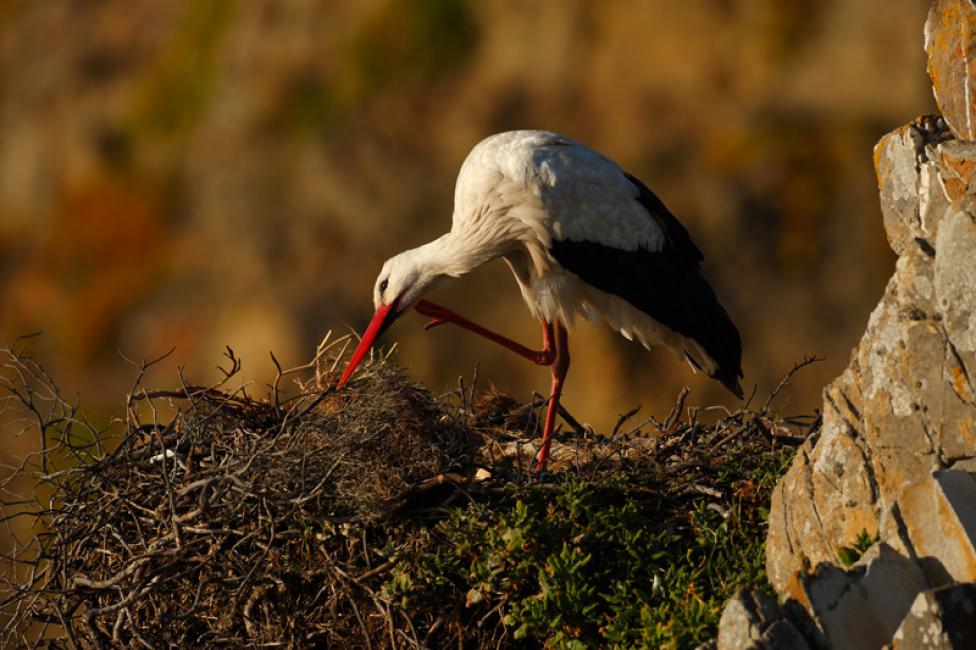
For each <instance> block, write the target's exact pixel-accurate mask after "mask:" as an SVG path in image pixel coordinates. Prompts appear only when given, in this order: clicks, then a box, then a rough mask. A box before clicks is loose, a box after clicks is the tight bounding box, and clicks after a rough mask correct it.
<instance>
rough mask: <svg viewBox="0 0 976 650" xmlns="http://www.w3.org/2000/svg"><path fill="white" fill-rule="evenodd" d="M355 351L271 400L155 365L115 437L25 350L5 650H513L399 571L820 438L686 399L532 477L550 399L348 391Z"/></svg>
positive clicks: (13, 366) (581, 445) (326, 356)
mask: <svg viewBox="0 0 976 650" xmlns="http://www.w3.org/2000/svg"><path fill="white" fill-rule="evenodd" d="M343 350H344V348H341V347H339V346H335V345H332V346H330V345H325V346H323V347H322V348H320V350H319V354H318V355H317V356H316V359H315V360H314V361H313V362H312V363H310V364H308V365H306V366H302V367H300V368H296V369H291V370H283V369H281V368H280V367H279V373H278V377H277V379H276V380H275V382H274V385H273V386H272V387H271V389H270V391H269V396H268V397H266V398H262V399H257V398H255V397H253V396H250V395H248V394H247V393H246V392H245V391H244V390H243V389H238V390H232V389H230V388H229V387H228V386H229V384H230V383H231V382H230V380H231V378H232V377H234V376H235V375H236V373H237V372H238V371H239V369H240V363H239V361H238V360H237V359H236V358H235V357H234V355H233V353H232V352H231V351H228V359H229V360H230V365H229V367H228V368H227V369H226V377H225V379H224V381H222V382H221V383H220V384H218V385H216V386H211V387H193V386H186V385H185V384H184V382H182V380H181V381H180V386H181V387H180V388H179V389H178V390H151V389H149V388H146V387H144V386H143V385H142V377H143V374H144V372H145V371H146V370H147V369H148V368H149V367H150V366H151V365H152V364H151V363H150V364H145V365H144V366H143V368H142V372H140V373H139V378H138V379H137V381H136V382H135V386H134V388H133V390H132V391H131V393H130V394H129V395H128V398H127V405H126V413H125V417H124V418H122V419H121V420H120V421H119V422H117V426H115V427H114V428H110V429H109V430H99V429H97V428H96V427H94V426H93V425H92V424H91V423H89V422H88V421H87V420H86V419H85V418H84V416H83V415H82V413H81V412H80V411H79V410H78V408H77V407H76V406H75V405H73V404H71V403H69V402H68V401H66V400H65V399H64V398H62V397H61V395H60V393H59V392H58V390H57V387H56V385H55V383H54V382H53V380H52V379H51V378H50V377H49V376H48V375H47V374H46V373H45V372H44V370H43V369H42V368H41V367H40V366H39V365H38V364H37V363H35V362H34V361H33V360H32V359H31V358H29V357H28V356H25V355H24V354H23V353H22V352H21V351H18V350H17V349H7V350H5V351H4V356H5V357H6V358H5V359H4V360H3V367H4V372H3V373H2V375H0V379H2V381H3V389H4V390H5V395H4V396H3V400H4V403H5V405H6V408H5V409H3V412H4V413H6V414H7V415H8V416H10V415H11V414H13V413H15V412H19V413H26V414H27V416H28V419H27V420H24V422H25V424H24V427H23V428H24V430H27V429H31V430H33V431H34V432H35V434H36V435H39V436H40V440H41V443H40V447H39V448H40V451H39V452H37V453H35V454H32V455H30V456H29V457H28V458H26V459H24V462H23V463H22V464H21V465H20V467H19V468H18V469H16V471H14V472H13V473H12V474H11V475H10V476H9V477H8V478H6V479H5V481H4V483H3V485H2V487H3V496H2V514H3V515H4V519H5V521H6V522H7V526H8V529H9V531H10V534H11V539H12V548H10V549H8V550H7V551H6V555H5V557H6V559H7V560H8V562H9V570H8V572H7V575H6V579H5V581H6V585H5V589H4V590H3V592H2V593H0V597H2V599H3V600H2V603H0V605H2V607H0V611H3V612H5V615H4V617H5V618H4V620H3V621H2V623H3V624H4V626H5V627H4V631H3V636H2V639H0V640H2V641H3V645H4V646H5V647H6V646H9V645H11V644H14V643H19V644H22V645H26V646H35V647H36V646H44V645H48V646H51V647H115V646H122V645H124V646H140V645H141V646H145V647H164V646H177V647H211V646H227V647H242V646H252V647H256V646H269V647H270V646H276V647H277V646H282V647H430V646H440V645H442V644H445V643H453V644H457V643H465V644H467V645H471V646H473V647H479V646H488V645H491V646H492V647H494V646H496V645H498V644H502V645H504V642H505V640H506V639H507V641H508V642H513V637H512V634H511V632H510V631H509V630H507V629H506V627H505V625H503V624H502V622H501V616H500V615H499V616H496V617H495V618H497V620H495V619H492V620H495V624H494V625H493V626H492V625H486V626H482V627H479V628H475V627H471V626H470V625H468V624H467V623H465V622H464V620H465V617H464V615H458V616H456V617H454V618H452V619H451V621H448V622H445V619H444V616H443V612H444V611H459V610H458V606H459V605H458V603H457V602H442V603H439V604H435V605H434V606H428V607H427V608H425V609H424V608H421V609H418V610H415V611H411V610H409V609H408V608H405V607H404V606H403V605H402V604H401V603H399V602H398V601H397V599H396V598H395V597H393V596H391V593H393V592H394V591H395V590H391V588H390V581H391V575H392V574H391V570H392V568H393V567H395V566H396V564H397V562H398V561H400V559H399V558H401V557H403V556H404V553H407V554H409V552H415V551H417V549H420V548H422V546H423V544H426V543H429V535H430V530H431V529H432V527H433V526H435V525H436V524H437V522H439V521H442V520H443V519H444V518H445V517H446V516H447V514H446V513H448V511H449V510H450V509H451V508H452V507H462V506H464V505H465V504H469V503H474V502H478V503H481V504H485V503H488V504H490V503H492V502H495V501H497V502H506V503H509V502H511V499H512V494H513V490H515V491H518V490H523V489H529V490H531V489H535V488H538V489H543V490H546V489H549V490H551V489H553V486H558V485H559V484H560V481H561V480H562V477H563V476H566V475H574V476H583V477H585V478H586V480H590V481H598V480H599V479H600V478H601V477H605V476H609V475H610V474H612V473H615V472H620V471H621V470H622V469H623V470H628V471H631V472H636V473H639V474H640V475H641V476H643V477H645V479H646V481H651V482H654V484H655V485H657V486H658V487H659V488H660V489H662V490H671V491H672V492H673V493H674V495H676V498H678V495H681V496H680V498H682V499H684V500H685V501H687V500H688V499H691V498H699V499H700V498H702V495H703V494H704V495H706V496H707V495H708V494H709V493H710V492H713V491H714V488H710V487H709V486H708V479H709V476H710V473H709V471H706V470H705V469H703V468H707V467H709V466H710V465H711V464H712V463H713V462H714V460H715V458H716V457H717V456H719V455H722V454H726V453H727V452H728V450H731V449H739V450H746V449H749V448H750V446H754V445H757V444H758V445H760V446H761V447H762V448H763V449H770V450H773V449H775V448H777V447H782V446H783V445H787V446H790V445H795V444H796V443H798V442H799V441H800V440H802V436H798V435H797V431H798V430H799V429H797V427H807V428H808V427H809V425H810V422H808V421H803V422H792V423H790V422H784V421H782V420H779V419H777V418H774V417H773V416H771V415H770V413H769V411H768V402H767V404H766V406H765V407H764V408H762V409H760V410H758V411H748V410H741V411H738V412H735V413H726V414H724V417H722V418H720V419H719V421H718V422H716V423H714V424H712V425H709V426H705V425H702V424H700V423H699V422H698V421H697V420H698V415H700V414H701V412H699V411H693V412H691V413H690V414H689V415H690V417H689V418H688V419H682V417H681V416H682V414H683V401H684V396H685V393H682V396H681V397H680V398H679V403H678V404H676V407H675V409H674V410H673V411H672V413H671V414H670V415H669V416H668V417H667V418H665V420H664V421H661V422H658V421H656V420H654V419H653V418H651V419H648V420H644V421H641V422H636V423H632V422H631V420H632V419H633V416H634V413H630V414H627V415H626V416H622V417H621V419H620V421H619V422H618V424H617V426H616V427H615V428H614V431H613V432H612V435H606V436H601V435H597V434H595V433H594V432H592V431H590V430H589V429H587V428H586V427H583V426H580V425H579V424H578V423H577V422H576V421H575V419H573V418H572V416H571V415H570V414H569V413H568V412H566V411H565V410H564V411H563V416H564V420H565V421H566V422H568V423H569V429H568V430H567V431H565V432H564V433H563V434H562V435H561V437H562V439H563V442H562V444H561V445H558V446H557V447H556V448H555V450H554V454H553V459H554V461H553V474H552V476H551V477H549V480H548V481H545V480H544V481H542V482H539V481H538V479H537V478H533V476H532V475H531V473H530V472H529V471H528V470H527V468H528V467H529V466H530V463H531V456H532V455H533V453H534V452H535V450H536V449H537V446H538V440H536V439H535V437H534V436H535V435H537V433H536V432H537V430H538V422H537V421H538V419H539V415H540V412H541V411H542V410H543V409H544V400H537V401H535V402H532V403H529V404H521V403H519V402H517V401H516V400H514V399H513V398H511V397H509V396H505V395H502V394H499V393H496V392H494V391H491V390H489V391H485V392H481V393H479V392H478V391H477V390H475V388H473V387H472V388H467V387H465V386H463V385H462V386H461V387H460V388H459V389H458V390H457V391H455V392H454V393H451V394H449V395H447V396H444V397H441V398H434V397H433V396H431V394H430V393H429V392H428V391H427V390H426V389H424V388H423V387H421V386H420V385H418V384H417V383H416V382H414V381H412V380H410V379H409V378H408V377H407V376H406V375H405V374H404V373H403V371H401V370H400V369H399V368H397V367H396V366H395V365H394V364H392V363H390V362H388V361H387V360H386V359H382V358H378V357H377V358H375V359H374V360H373V361H371V362H370V363H369V364H367V365H365V366H364V367H363V370H362V371H361V372H359V373H357V375H356V377H355V379H354V381H352V382H351V383H350V384H349V385H348V386H347V388H345V389H343V390H342V391H340V392H336V391H334V389H333V388H332V386H334V382H335V378H336V376H335V374H334V370H335V367H336V365H337V364H338V363H339V362H340V359H341V358H342V352H343ZM276 364H277V362H276ZM293 379H294V381H292V380H293ZM286 385H287V387H288V388H289V391H285V390H283V388H282V387H283V386H286ZM289 392H290V394H289ZM15 406H16V407H17V408H16V409H15V408H14V407H15ZM18 417H19V416H18ZM14 419H15V418H14V417H10V420H11V421H13V420H14ZM793 425H795V426H793ZM733 455H734V454H733ZM731 462H738V461H735V459H732V461H731ZM27 488H29V489H30V493H29V494H28V495H27V496H23V495H22V494H21V495H20V496H11V495H12V494H14V493H15V492H16V493H22V492H24V491H25V489H27ZM19 522H27V525H26V526H24V525H18V524H19ZM425 540H426V541H425ZM410 549H413V551H411V550H410ZM458 588H459V589H460V588H461V587H460V586H459V587H458ZM445 593H446V592H445ZM450 593H454V592H453V591H452V592H450ZM460 593H461V596H460V597H461V599H462V605H463V597H464V596H463V593H464V592H463V589H462V591H461V592H460ZM456 596H457V594H455V595H454V596H449V597H448V598H456Z"/></svg>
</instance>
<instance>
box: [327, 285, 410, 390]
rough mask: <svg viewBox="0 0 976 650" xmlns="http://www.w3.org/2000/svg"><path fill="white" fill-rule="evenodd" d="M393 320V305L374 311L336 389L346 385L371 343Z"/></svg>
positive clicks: (394, 317)
mask: <svg viewBox="0 0 976 650" xmlns="http://www.w3.org/2000/svg"><path fill="white" fill-rule="evenodd" d="M394 304H395V303H394ZM395 319H396V312H395V311H393V305H383V306H382V307H380V308H379V309H377V310H376V313H375V314H373V320H371V321H369V327H367V328H366V331H365V332H363V338H361V339H359V345H358V346H356V351H355V352H353V353H352V359H350V360H349V365H348V366H346V369H345V371H343V373H342V377H340V378H339V383H338V385H337V386H336V388H342V387H343V386H344V385H345V384H346V381H347V380H348V379H349V377H350V376H351V375H352V373H353V371H355V370H356V366H358V365H359V362H360V361H362V360H363V357H365V356H366V353H367V352H369V349H370V348H371V347H372V346H373V341H375V340H376V338H377V337H378V336H379V335H380V334H382V333H383V332H385V331H386V328H387V327H389V326H390V323H392V322H393V321H394V320H395Z"/></svg>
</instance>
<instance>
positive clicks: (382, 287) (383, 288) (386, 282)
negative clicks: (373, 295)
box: [380, 280, 390, 296]
mask: <svg viewBox="0 0 976 650" xmlns="http://www.w3.org/2000/svg"><path fill="white" fill-rule="evenodd" d="M389 285H390V281H389V280H383V281H382V282H380V295H381V296H382V295H383V292H384V291H386V288H387V287H388V286H389Z"/></svg>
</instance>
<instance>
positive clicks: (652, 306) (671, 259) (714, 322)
mask: <svg viewBox="0 0 976 650" xmlns="http://www.w3.org/2000/svg"><path fill="white" fill-rule="evenodd" d="M627 178H628V179H630V181H631V182H632V183H634V184H635V185H636V186H637V187H638V188H639V189H640V195H639V196H638V199H637V200H638V201H640V202H641V204H642V205H643V206H644V207H645V208H646V209H647V211H648V212H649V213H650V214H651V216H652V217H653V218H654V219H655V220H657V221H658V223H660V224H661V225H662V228H663V230H664V232H665V234H666V236H667V245H665V247H664V248H663V249H662V250H660V251H647V250H643V249H638V250H635V251H625V250H620V249H617V248H613V247H612V246H607V245H605V244H600V243H597V242H592V241H569V240H559V239H554V240H553V241H552V247H551V249H550V253H551V254H552V256H553V257H554V258H555V259H556V261H558V262H559V264H561V265H562V266H563V268H565V269H566V270H568V271H570V272H572V273H575V274H576V275H577V276H579V277H580V279H582V280H583V281H584V282H587V283H588V284H591V285H593V286H594V287H596V288H597V289H600V290H601V291H605V292H607V293H610V294H613V295H615V296H618V297H620V298H623V299H624V300H626V301H627V302H628V303H630V304H631V305H633V306H634V307H636V308H637V309H639V310H641V311H642V312H644V313H645V314H647V315H648V316H650V317H651V318H653V319H654V320H656V321H657V322H659V323H661V324H662V325H664V326H666V327H669V328H671V329H672V330H674V331H675V332H677V333H679V334H681V335H682V336H685V337H687V338H690V339H692V340H694V341H696V342H697V343H698V344H699V345H701V346H702V348H704V349H705V352H707V353H708V355H709V356H710V357H712V359H714V360H715V363H716V364H717V366H718V368H717V369H716V371H715V372H714V374H713V375H712V377H714V378H715V379H717V380H718V381H720V382H722V384H723V385H725V386H726V387H727V388H728V389H729V390H730V391H732V392H733V393H735V394H736V395H738V396H739V397H740V398H741V397H742V389H741V388H740V386H739V381H738V380H739V378H740V377H742V368H741V362H742V340H741V338H740V337H739V331H738V330H737V329H736V327H735V325H734V324H733V323H732V319H731V318H729V315H728V313H727V312H726V311H725V309H724V308H723V307H722V305H721V303H719V301H718V298H716V297H715V292H714V291H713V290H712V287H711V286H710V285H709V284H708V281H707V280H705V278H704V276H702V274H701V271H700V270H699V268H698V263H699V262H700V261H701V260H702V259H703V257H702V254H701V251H699V250H698V247H697V246H695V244H694V242H692V241H691V236H690V235H689V234H688V230H687V229H685V227H684V226H683V225H682V224H681V222H679V221H678V219H677V218H676V217H675V216H674V215H672V214H671V212H670V211H668V209H667V208H666V207H664V204H663V203H662V202H661V200H660V199H658V198H657V197H656V196H654V194H653V193H652V192H651V191H650V190H648V189H647V188H646V187H645V186H644V185H643V183H641V182H640V181H638V180H637V179H635V178H633V177H632V176H629V175H628V176H627Z"/></svg>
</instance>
